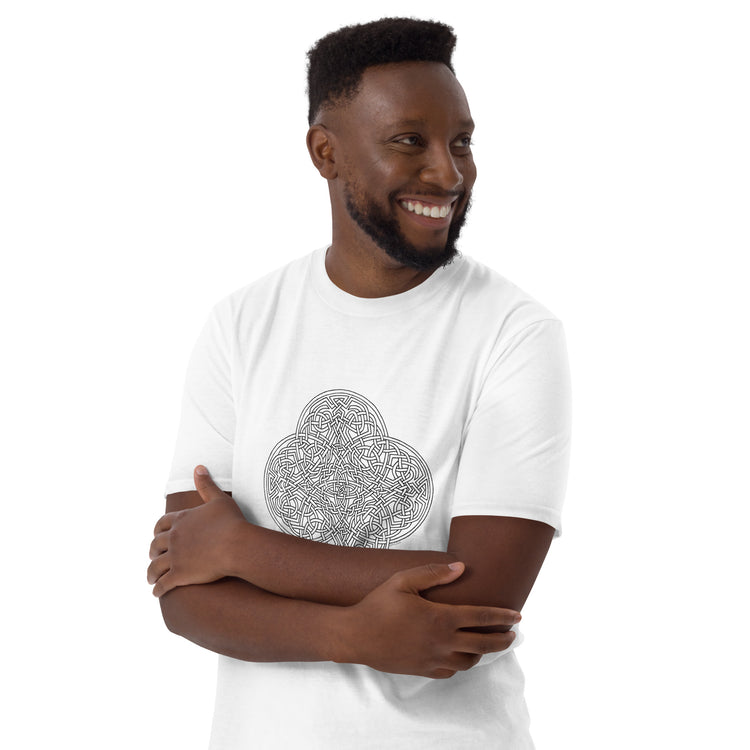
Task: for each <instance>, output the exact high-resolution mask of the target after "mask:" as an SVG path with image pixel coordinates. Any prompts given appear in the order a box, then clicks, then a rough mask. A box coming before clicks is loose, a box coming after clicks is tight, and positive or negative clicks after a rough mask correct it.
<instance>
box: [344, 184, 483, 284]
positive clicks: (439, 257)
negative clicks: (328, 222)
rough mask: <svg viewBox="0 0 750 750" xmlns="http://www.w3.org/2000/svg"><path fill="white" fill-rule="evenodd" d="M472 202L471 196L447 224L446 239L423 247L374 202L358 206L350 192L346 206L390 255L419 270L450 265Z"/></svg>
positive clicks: (363, 228) (350, 214) (356, 220)
mask: <svg viewBox="0 0 750 750" xmlns="http://www.w3.org/2000/svg"><path fill="white" fill-rule="evenodd" d="M470 205H471V201H470V200H469V201H467V203H466V206H464V208H463V210H462V211H461V213H460V214H459V215H457V216H456V217H455V219H454V220H453V222H452V224H451V225H450V227H449V228H448V233H447V236H446V239H445V243H443V244H440V245H436V246H432V247H430V246H427V247H421V248H420V247H418V246H417V245H415V244H414V243H412V242H410V241H409V239H408V238H407V237H406V236H405V235H404V233H403V232H402V231H401V227H400V226H399V223H398V220H397V219H396V218H395V217H393V216H391V215H388V214H387V213H386V212H384V211H383V210H382V209H381V208H380V207H379V206H377V205H376V204H374V203H366V204H365V205H364V206H362V207H360V206H358V205H357V204H356V202H355V200H354V199H353V196H352V195H351V193H349V194H348V195H347V196H346V209H347V211H348V213H349V216H351V218H352V219H353V220H354V221H355V222H356V223H357V225H358V226H359V227H360V229H362V231H364V232H365V234H367V235H368V236H369V237H370V239H371V240H373V241H374V242H375V244H376V245H377V246H378V247H379V248H380V249H381V250H383V252H385V253H386V255H388V257H389V258H392V259H393V260H395V261H397V262H398V263H400V264H401V265H403V266H406V267H408V268H413V269H415V270H418V271H434V270H436V269H437V268H441V267H442V266H447V265H448V264H450V263H451V262H452V261H453V260H454V259H455V258H456V257H457V256H458V248H457V247H456V242H457V240H458V236H459V234H460V233H461V229H462V227H463V225H464V222H465V221H466V215H467V213H468V211H469V207H470Z"/></svg>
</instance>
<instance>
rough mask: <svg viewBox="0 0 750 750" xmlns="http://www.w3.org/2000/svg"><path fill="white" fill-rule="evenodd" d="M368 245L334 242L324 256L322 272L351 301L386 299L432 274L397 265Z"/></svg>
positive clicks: (381, 252)
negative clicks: (364, 298) (364, 246)
mask: <svg viewBox="0 0 750 750" xmlns="http://www.w3.org/2000/svg"><path fill="white" fill-rule="evenodd" d="M370 244H372V247H370V248H363V247H362V246H361V245H360V244H359V243H351V242H349V243H344V242H342V241H338V242H337V240H336V238H334V241H333V244H332V245H331V247H329V248H328V252H327V254H326V271H327V273H328V277H329V278H330V279H331V281H332V282H333V283H334V284H336V286H337V287H339V289H343V290H344V291H345V292H347V293H348V294H352V295H354V296H355V297H369V298H372V297H390V296H391V295H394V294H401V293H402V292H408V291H409V289H413V288H414V287H415V286H419V284H421V283H422V282H423V281H425V280H426V279H428V278H429V277H430V276H432V274H433V273H434V272H435V269H431V270H417V269H415V268H409V267H408V266H404V265H401V264H400V263H398V262H396V261H395V260H393V259H392V258H390V257H389V256H388V255H387V254H386V253H385V252H384V251H383V250H381V249H380V248H379V247H377V246H376V245H374V243H370Z"/></svg>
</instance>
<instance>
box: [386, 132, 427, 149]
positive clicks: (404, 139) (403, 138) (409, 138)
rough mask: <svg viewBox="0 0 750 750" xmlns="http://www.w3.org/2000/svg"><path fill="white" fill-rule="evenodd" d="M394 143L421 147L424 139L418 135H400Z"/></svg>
mask: <svg viewBox="0 0 750 750" xmlns="http://www.w3.org/2000/svg"><path fill="white" fill-rule="evenodd" d="M393 142H394V143H401V144H403V145H404V146H421V145H423V144H422V138H421V137H420V136H418V135H413V134H412V135H400V136H398V137H397V138H394V139H393Z"/></svg>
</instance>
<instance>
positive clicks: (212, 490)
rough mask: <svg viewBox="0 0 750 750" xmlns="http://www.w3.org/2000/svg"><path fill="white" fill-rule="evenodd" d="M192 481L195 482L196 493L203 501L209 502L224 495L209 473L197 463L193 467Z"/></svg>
mask: <svg viewBox="0 0 750 750" xmlns="http://www.w3.org/2000/svg"><path fill="white" fill-rule="evenodd" d="M193 481H194V482H195V489H196V490H198V494H199V495H200V496H201V500H203V502H204V503H210V502H211V500H216V499H217V498H219V497H223V496H224V492H222V490H221V489H219V487H217V485H216V483H215V482H214V480H213V479H211V475H210V474H209V473H208V469H207V468H206V467H205V466H201V465H198V466H196V467H195V471H194V472H193Z"/></svg>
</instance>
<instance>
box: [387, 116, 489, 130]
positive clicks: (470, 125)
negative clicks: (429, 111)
mask: <svg viewBox="0 0 750 750" xmlns="http://www.w3.org/2000/svg"><path fill="white" fill-rule="evenodd" d="M428 124H429V121H428V120H424V119H422V118H417V119H413V120H398V121H396V122H392V123H389V124H388V125H386V128H387V129H389V130H401V129H402V128H420V127H424V126H425V125H428ZM458 126H459V128H462V129H464V130H474V128H475V127H476V126H475V125H474V120H472V119H471V118H469V119H468V120H461V122H460V123H459V124H458Z"/></svg>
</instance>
